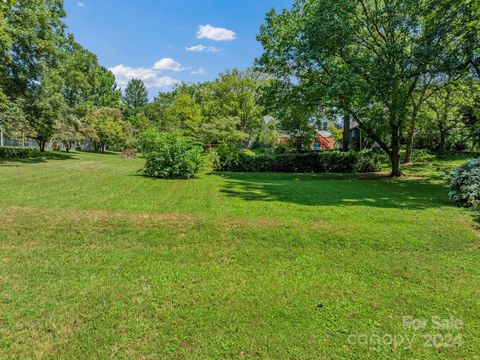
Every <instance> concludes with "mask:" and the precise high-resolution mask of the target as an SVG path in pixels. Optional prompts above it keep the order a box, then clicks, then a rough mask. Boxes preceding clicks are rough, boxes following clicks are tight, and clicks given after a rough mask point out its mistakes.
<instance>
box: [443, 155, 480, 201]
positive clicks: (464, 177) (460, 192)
mask: <svg viewBox="0 0 480 360" xmlns="http://www.w3.org/2000/svg"><path fill="white" fill-rule="evenodd" d="M448 195H449V197H450V199H451V200H453V201H454V202H455V203H456V204H458V205H461V206H466V207H474V208H480V158H478V159H471V160H469V161H468V162H467V163H465V164H464V165H462V166H460V167H458V168H457V169H456V170H455V171H454V172H453V173H452V175H451V176H450V193H449V194H448Z"/></svg>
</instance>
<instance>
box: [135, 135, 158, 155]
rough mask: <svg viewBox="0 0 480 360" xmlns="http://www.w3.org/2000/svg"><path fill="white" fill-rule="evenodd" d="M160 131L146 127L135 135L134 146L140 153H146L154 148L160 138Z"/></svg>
mask: <svg viewBox="0 0 480 360" xmlns="http://www.w3.org/2000/svg"><path fill="white" fill-rule="evenodd" d="M160 137H161V133H159V132H158V131H157V130H153V129H147V130H145V131H142V132H141V133H140V134H138V135H137V136H135V139H134V146H135V148H136V149H137V150H138V151H140V152H141V153H142V154H148V153H151V152H152V151H154V150H155V148H156V146H157V144H158V143H159V142H160V141H161V140H160Z"/></svg>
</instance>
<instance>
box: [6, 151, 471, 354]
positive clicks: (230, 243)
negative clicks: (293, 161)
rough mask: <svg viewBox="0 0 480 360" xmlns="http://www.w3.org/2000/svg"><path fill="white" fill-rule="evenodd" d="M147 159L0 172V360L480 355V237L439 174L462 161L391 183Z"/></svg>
mask: <svg viewBox="0 0 480 360" xmlns="http://www.w3.org/2000/svg"><path fill="white" fill-rule="evenodd" d="M142 161H143V160H141V159H139V160H126V159H120V158H119V157H117V156H116V155H108V154H106V155H102V154H81V153H73V154H71V155H67V154H56V155H49V156H48V157H46V158H45V159H38V160H37V161H33V162H3V163H0V358H40V357H46V358H77V359H79V358H83V359H85V358H108V357H113V358H128V359H154V358H179V359H196V358H273V359H287V358H292V359H319V358H320V359H331V358H336V359H340V358H345V359H347V358H348V359H355V358H357V359H368V358H371V359H377V358H422V359H425V358H432V359H433V358H439V359H440V358H453V359H460V358H465V359H467V358H468V359H473V358H476V357H478V354H479V353H480V235H479V230H478V225H477V223H476V222H475V220H474V219H475V214H473V213H471V212H468V211H466V210H463V209H459V208H456V207H454V206H452V205H451V204H450V203H449V201H448V198H447V193H448V187H447V185H446V182H445V180H444V176H443V175H442V174H443V169H444V168H446V167H448V168H451V167H452V166H454V165H458V164H461V162H462V160H461V159H450V160H449V161H440V160H438V161H437V162H436V163H435V164H433V165H428V166H425V167H416V168H412V169H410V170H407V173H409V174H410V175H409V176H407V177H406V178H404V179H400V180H391V179H388V178H384V177H378V176H356V175H333V174H325V175H308V174H305V175H302V174H204V175H202V176H201V177H200V178H198V179H194V180H188V181H180V180H172V181H166V180H154V179H148V178H144V177H141V176H138V175H137V174H136V171H137V170H138V169H139V168H140V167H141V166H142ZM405 316H411V317H413V318H416V319H425V320H428V321H427V323H426V325H425V326H424V327H422V328H420V329H418V328H415V329H412V328H410V327H405V326H404V324H403V319H404V317H405ZM434 316H437V317H440V318H442V319H447V318H450V317H454V318H455V319H459V320H461V321H462V322H463V326H459V327H456V328H455V329H453V328H450V329H443V330H438V329H435V328H434V326H433V324H432V321H431V318H432V317H434ZM429 334H440V335H439V336H440V340H441V341H440V342H438V341H437V343H436V344H437V347H432V346H430V345H432V344H431V342H429ZM375 335H379V336H380V337H381V341H378V338H376V337H375ZM389 336H391V337H392V338H394V339H395V340H394V341H392V340H391V338H389ZM450 336H453V337H455V338H456V339H457V340H458V336H460V337H461V340H462V341H461V343H458V341H457V342H452V341H451V339H450ZM402 339H403V340H402ZM407 339H408V341H407ZM410 340H411V341H412V343H411V344H410V342H409V341H410ZM437 340H438V339H437ZM410 345H411V346H410ZM449 345H453V346H449Z"/></svg>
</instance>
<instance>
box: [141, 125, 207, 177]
mask: <svg viewBox="0 0 480 360" xmlns="http://www.w3.org/2000/svg"><path fill="white" fill-rule="evenodd" d="M150 146H151V148H150V149H149V151H148V152H146V153H145V158H146V163H145V167H144V168H143V170H141V171H142V174H143V175H145V176H149V177H156V178H162V179H190V178H192V177H194V176H195V175H197V174H198V173H199V172H200V171H201V170H202V168H203V166H204V163H205V156H204V151H203V148H202V146H200V145H199V144H197V143H196V142H195V141H194V140H192V139H191V138H188V137H185V136H182V135H180V134H176V133H158V134H157V136H156V138H155V139H154V140H152V141H151V143H150Z"/></svg>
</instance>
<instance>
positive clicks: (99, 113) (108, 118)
mask: <svg viewBox="0 0 480 360" xmlns="http://www.w3.org/2000/svg"><path fill="white" fill-rule="evenodd" d="M82 133H83V135H84V137H85V138H87V139H89V140H91V141H92V142H93V143H94V146H95V151H102V152H103V151H105V150H106V149H107V147H108V146H116V147H123V146H125V145H126V144H127V143H128V142H129V141H130V138H131V136H132V128H131V125H130V123H129V122H128V121H126V120H125V118H124V116H123V114H122V112H121V111H120V110H118V109H115V108H108V107H100V108H95V109H92V110H90V111H89V112H88V113H87V115H86V116H85V118H84V119H83V123H82Z"/></svg>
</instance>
